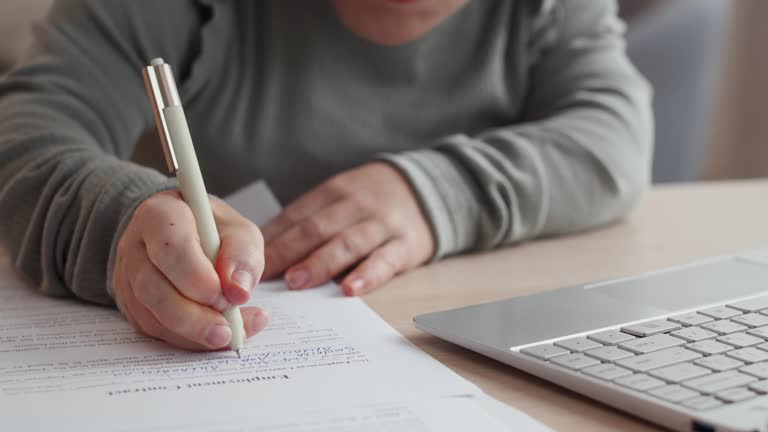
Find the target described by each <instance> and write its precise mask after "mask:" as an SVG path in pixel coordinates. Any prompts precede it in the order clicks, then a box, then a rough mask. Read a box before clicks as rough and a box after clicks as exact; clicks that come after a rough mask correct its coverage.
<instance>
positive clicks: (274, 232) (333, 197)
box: [262, 183, 341, 243]
mask: <svg viewBox="0 0 768 432" xmlns="http://www.w3.org/2000/svg"><path fill="white" fill-rule="evenodd" d="M340 197H341V195H340V194H339V193H337V192H335V191H334V190H333V188H332V187H328V185H327V183H324V184H322V185H320V186H318V187H316V188H314V189H313V190H311V191H309V192H307V193H306V194H304V195H302V196H301V197H300V198H299V199H297V200H296V201H294V202H292V203H291V204H289V205H288V206H287V207H285V208H284V209H283V211H282V212H280V214H279V215H277V217H275V218H274V219H272V220H271V221H269V223H267V224H266V225H265V226H264V227H263V228H262V233H263V234H264V241H265V242H266V243H270V242H271V241H272V240H274V239H275V238H276V237H277V236H279V235H280V234H282V233H283V232H285V231H286V230H288V229H289V228H291V227H292V226H294V225H295V224H297V223H299V222H300V221H302V220H304V219H306V218H308V217H310V216H311V215H313V214H314V213H316V212H317V211H318V210H320V209H322V208H324V207H328V206H330V205H331V204H333V203H334V202H335V201H337V200H338V199H339V198H340Z"/></svg>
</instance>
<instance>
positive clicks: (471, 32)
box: [0, 0, 652, 304]
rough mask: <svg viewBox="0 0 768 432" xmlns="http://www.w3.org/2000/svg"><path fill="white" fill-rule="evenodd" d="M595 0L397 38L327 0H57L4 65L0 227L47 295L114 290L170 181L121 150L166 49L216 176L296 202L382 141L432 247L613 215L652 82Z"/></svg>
mask: <svg viewBox="0 0 768 432" xmlns="http://www.w3.org/2000/svg"><path fill="white" fill-rule="evenodd" d="M615 14H616V5H615V3H614V1H610V0H552V1H549V0H543V1H542V0H474V1H470V2H469V3H468V4H467V5H466V6H465V7H463V8H462V9H461V10H460V11H459V12H458V13H456V14H455V15H453V16H452V17H450V18H448V19H447V20H446V21H444V22H443V23H441V24H440V25H439V26H437V27H436V28H434V29H433V30H431V31H430V32H429V33H427V34H426V35H425V36H423V37H422V38H420V39H418V40H416V41H414V42H411V43H408V44H406V45H403V46H397V47H387V46H379V45H376V44H373V43H371V42H368V41H366V40H364V39H361V38H360V37H358V36H356V35H355V34H353V33H351V32H350V31H348V30H347V29H346V28H345V27H344V26H343V24H341V23H340V21H339V20H338V18H337V17H336V15H335V12H334V10H333V7H332V5H331V4H330V2H329V1H325V0H323V1H320V0H312V1H286V0H265V1H254V0H162V1H158V0H131V1H125V0H59V1H58V2H57V3H56V5H55V6H54V8H53V10H52V12H51V13H50V15H49V17H48V19H47V22H46V23H44V24H43V25H42V26H40V27H39V28H38V29H37V36H36V44H35V47H34V49H33V50H32V51H31V52H30V53H29V55H28V56H27V57H26V59H25V60H24V61H23V62H22V63H21V64H20V66H19V67H18V68H16V69H15V70H13V71H12V72H11V73H10V74H9V75H8V76H6V77H4V78H2V79H1V80H0V241H1V242H2V246H4V247H6V248H8V249H9V251H10V252H11V256H12V258H13V260H14V263H15V266H16V268H17V269H18V270H19V271H20V272H21V273H23V274H25V275H26V276H27V277H28V278H29V279H31V281H33V282H34V283H35V284H36V285H37V286H39V288H40V290H41V291H42V292H44V293H46V294H49V295H56V296H66V295H75V296H77V297H80V298H82V299H84V300H87V301H91V302H97V303H103V304H110V303H112V298H111V296H110V294H109V289H108V288H109V287H108V284H109V277H108V275H109V271H110V266H111V263H112V262H113V261H114V249H115V245H116V243H117V240H118V238H119V237H120V235H121V234H122V230H123V228H124V227H125V226H126V224H127V222H128V221H129V220H130V218H131V216H132V213H133V210H134V209H135V208H136V206H137V205H138V204H139V203H140V202H141V201H142V200H144V199H145V198H146V197H148V196H150V195H151V194H153V193H155V192H157V191H159V190H163V189H166V188H169V187H172V186H173V181H172V180H169V179H168V177H167V176H166V175H164V174H163V173H161V172H159V171H156V170H154V169H150V168H146V167H142V166H140V165H138V164H136V163H133V162H131V161H129V158H130V156H131V154H132V151H133V148H134V146H135V143H136V142H137V140H138V138H139V137H140V136H141V135H142V134H144V133H145V132H146V131H148V130H151V129H152V128H153V127H154V124H153V118H152V112H151V108H150V105H149V102H148V98H147V96H146V92H145V90H144V86H143V82H142V78H141V74H140V69H141V67H142V66H144V65H145V64H146V63H147V62H148V61H149V60H150V59H152V58H154V57H163V58H164V59H165V60H166V61H167V62H169V63H170V64H172V65H173V67H174V69H175V72H176V75H177V80H178V82H179V86H180V92H181V96H182V99H183V102H184V104H185V108H186V111H187V117H188V119H189V122H190V126H191V132H192V136H193V137H194V140H195V144H196V147H197V152H198V158H199V160H200V163H201V168H202V170H203V176H204V177H205V180H206V183H207V186H208V188H209V191H210V192H211V193H213V194H216V195H225V194H227V193H229V192H232V191H234V190H236V189H237V188H238V187H241V186H243V185H245V184H247V183H249V182H252V181H255V180H257V179H264V180H266V181H267V182H268V183H269V184H270V186H271V187H272V188H273V189H274V191H275V192H276V194H277V195H278V197H279V198H280V199H281V200H282V201H284V202H287V201H290V200H292V199H294V198H296V197H298V196H299V195H300V194H302V193H304V192H306V191H307V190H308V189H309V188H311V187H312V186H313V185H316V184H317V183H318V182H321V181H322V180H323V179H326V178H328V177H329V176H332V175H333V174H335V173H339V172H341V171H343V170H346V169H349V168H351V167H354V166H357V165H360V164H363V163H366V162H369V161H371V160H387V161H389V162H391V163H392V164H394V165H395V166H396V167H398V168H399V169H400V170H401V171H402V173H403V174H404V175H405V176H406V177H407V178H408V179H409V180H410V182H411V184H412V185H413V187H414V189H415V191H416V194H417V196H418V198H419V200H420V202H421V204H422V206H423V208H424V210H425V212H426V214H427V215H428V217H429V220H430V222H431V225H432V228H433V230H434V234H435V236H436V239H437V252H436V258H440V257H443V256H446V255H450V254H456V253H460V252H468V251H478V250H484V249H490V248H495V247H499V246H503V245H510V244H513V243H515V242H520V241H523V240H526V239H531V238H534V237H538V236H545V235H556V234H563V233H569V232H574V231H578V230H584V229H588V228H591V227H595V226H598V225H601V224H605V223H608V222H611V221H614V220H616V219H618V218H620V217H622V216H623V215H624V214H626V213H627V211H628V210H629V209H630V208H631V206H632V205H633V203H635V202H636V201H637V200H638V198H639V197H640V195H641V193H642V192H643V190H644V189H645V188H646V187H647V184H648V182H649V171H650V160H651V153H652V143H651V141H652V138H651V132H652V121H651V115H650V108H649V107H650V101H649V98H650V92H649V89H648V86H647V84H646V82H645V81H644V80H643V79H642V78H641V77H640V75H639V74H638V73H637V71H636V70H635V69H634V68H633V67H632V66H631V64H630V62H629V61H628V60H627V58H626V56H625V53H624V40H623V37H622V32H623V25H622V24H621V23H620V22H619V21H618V20H617V18H616V16H615Z"/></svg>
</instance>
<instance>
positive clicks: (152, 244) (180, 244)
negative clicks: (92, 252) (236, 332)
mask: <svg viewBox="0 0 768 432" xmlns="http://www.w3.org/2000/svg"><path fill="white" fill-rule="evenodd" d="M136 218H137V219H138V222H139V224H140V226H141V230H140V231H139V233H138V234H139V236H138V239H137V241H139V242H143V245H144V247H146V252H147V255H148V256H149V260H150V261H151V262H152V264H154V266H155V267H157V268H158V269H159V270H160V271H161V272H162V273H163V275H164V276H165V277H166V278H168V280H169V281H170V282H171V283H172V284H173V285H174V286H175V287H176V288H177V289H178V290H179V292H181V293H182V294H183V295H184V296H185V297H187V298H188V299H190V300H193V301H195V302H197V303H200V304H204V305H208V306H211V307H213V308H214V309H216V310H218V311H220V312H222V311H224V309H226V308H227V306H228V305H229V303H228V302H227V300H226V299H225V298H224V296H223V295H222V293H221V288H220V287H221V284H220V282H219V277H218V275H217V274H216V271H215V270H214V268H213V265H212V264H211V262H210V261H209V260H208V258H207V257H206V256H205V254H204V253H203V250H202V248H201V247H200V241H199V239H198V237H197V226H196V223H195V218H194V216H193V215H192V211H191V210H190V209H189V207H188V206H187V205H186V204H185V203H184V201H182V200H181V197H180V196H179V195H177V194H174V193H167V194H165V195H161V196H159V197H158V198H156V199H151V200H147V201H145V202H144V203H142V205H141V207H140V208H139V209H138V210H137V214H136Z"/></svg>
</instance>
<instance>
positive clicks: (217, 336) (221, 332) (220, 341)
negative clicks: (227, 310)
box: [205, 324, 232, 348]
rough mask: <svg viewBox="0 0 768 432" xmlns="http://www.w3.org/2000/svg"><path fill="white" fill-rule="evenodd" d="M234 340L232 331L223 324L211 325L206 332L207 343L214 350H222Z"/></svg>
mask: <svg viewBox="0 0 768 432" xmlns="http://www.w3.org/2000/svg"><path fill="white" fill-rule="evenodd" d="M230 339H232V331H230V330H229V327H227V326H225V325H223V324H211V325H210V326H209V327H208V330H207V331H206V332H205V341H206V342H208V345H210V346H212V347H214V348H221V347H223V346H224V345H226V344H228V343H229V340H230Z"/></svg>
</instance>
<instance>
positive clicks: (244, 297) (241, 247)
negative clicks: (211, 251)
mask: <svg viewBox="0 0 768 432" xmlns="http://www.w3.org/2000/svg"><path fill="white" fill-rule="evenodd" d="M263 271H264V240H263V238H262V236H261V232H260V231H259V229H258V228H257V227H256V225H253V224H252V223H250V222H245V223H243V224H238V226H237V227H236V228H234V227H233V228H232V229H228V230H224V231H223V232H222V233H221V248H220V249H219V256H218V258H217V259H216V272H217V273H218V274H219V279H220V280H221V289H222V292H223V294H224V297H225V298H226V299H227V301H229V302H230V303H232V304H236V305H241V304H243V303H246V302H247V301H248V299H249V298H250V296H251V291H253V289H254V288H255V287H256V284H258V283H259V280H260V279H261V274H262V273H263Z"/></svg>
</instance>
